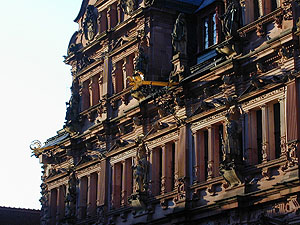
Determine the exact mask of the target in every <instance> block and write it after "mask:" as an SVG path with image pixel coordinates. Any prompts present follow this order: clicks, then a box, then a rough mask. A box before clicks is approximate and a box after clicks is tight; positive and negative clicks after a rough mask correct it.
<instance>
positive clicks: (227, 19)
mask: <svg viewBox="0 0 300 225" xmlns="http://www.w3.org/2000/svg"><path fill="white" fill-rule="evenodd" d="M226 3H227V8H226V12H225V13H224V14H223V15H221V16H220V17H219V19H220V20H221V21H222V29H223V33H224V35H225V37H226V38H227V39H228V38H230V37H238V36H239V35H238V33H237V30H238V29H239V28H240V27H241V26H242V10H241V6H240V3H239V1H238V0H227V1H226Z"/></svg>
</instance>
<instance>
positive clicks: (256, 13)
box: [253, 0, 259, 20]
mask: <svg viewBox="0 0 300 225" xmlns="http://www.w3.org/2000/svg"><path fill="white" fill-rule="evenodd" d="M253 10H254V12H253V14H254V20H257V19H258V17H259V3H258V0H253Z"/></svg>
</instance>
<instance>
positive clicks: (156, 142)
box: [146, 130, 179, 149]
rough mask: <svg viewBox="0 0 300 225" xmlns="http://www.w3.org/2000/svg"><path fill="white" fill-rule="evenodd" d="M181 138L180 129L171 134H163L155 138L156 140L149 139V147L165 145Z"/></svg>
mask: <svg viewBox="0 0 300 225" xmlns="http://www.w3.org/2000/svg"><path fill="white" fill-rule="evenodd" d="M178 138H179V130H177V131H175V132H171V133H169V134H166V135H163V136H161V137H158V138H155V139H154V140H151V141H147V142H146V144H147V147H148V148H150V149H153V148H156V147H159V146H162V145H165V144H166V143H168V142H171V141H174V142H175V141H177V140H178Z"/></svg>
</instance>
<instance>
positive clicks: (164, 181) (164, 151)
mask: <svg viewBox="0 0 300 225" xmlns="http://www.w3.org/2000/svg"><path fill="white" fill-rule="evenodd" d="M161 151H162V177H161V187H160V192H161V194H164V193H166V192H167V188H166V186H167V160H168V155H167V148H166V145H163V146H161Z"/></svg>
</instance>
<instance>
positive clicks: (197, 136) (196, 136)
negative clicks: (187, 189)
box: [193, 131, 201, 182]
mask: <svg viewBox="0 0 300 225" xmlns="http://www.w3.org/2000/svg"><path fill="white" fill-rule="evenodd" d="M193 136H194V143H195V148H194V150H195V165H194V171H195V172H194V176H195V178H194V181H195V182H200V150H201V148H200V143H201V142H200V132H199V131H197V132H195V133H194V134H193Z"/></svg>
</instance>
